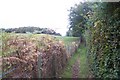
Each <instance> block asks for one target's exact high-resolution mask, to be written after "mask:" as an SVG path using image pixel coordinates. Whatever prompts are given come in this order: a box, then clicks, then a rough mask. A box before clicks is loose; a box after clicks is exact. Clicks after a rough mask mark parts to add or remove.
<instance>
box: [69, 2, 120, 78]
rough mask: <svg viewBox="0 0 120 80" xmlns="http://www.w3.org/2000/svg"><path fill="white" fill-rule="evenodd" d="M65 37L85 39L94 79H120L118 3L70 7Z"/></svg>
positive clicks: (119, 15) (98, 3)
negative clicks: (68, 24)
mask: <svg viewBox="0 0 120 80" xmlns="http://www.w3.org/2000/svg"><path fill="white" fill-rule="evenodd" d="M69 20H70V28H69V31H68V32H67V35H68V36H83V35H85V36H84V37H86V44H87V46H86V47H87V54H88V61H89V64H90V67H91V70H92V71H93V74H94V76H95V78H96V77H97V78H120V49H119V45H120V38H119V37H120V2H93V3H89V2H84V3H80V4H78V5H75V6H74V7H71V9H70V14H69Z"/></svg>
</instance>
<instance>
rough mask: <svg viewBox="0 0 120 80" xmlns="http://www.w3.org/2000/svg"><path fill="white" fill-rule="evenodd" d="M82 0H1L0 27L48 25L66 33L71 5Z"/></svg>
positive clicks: (42, 26)
mask: <svg viewBox="0 0 120 80" xmlns="http://www.w3.org/2000/svg"><path fill="white" fill-rule="evenodd" d="M80 1H82V0H0V28H15V27H24V26H35V27H41V28H44V27H47V28H51V29H54V30H56V31H57V32H59V33H61V34H62V35H65V33H66V31H67V26H68V25H69V21H68V14H69V11H67V10H69V9H70V7H71V6H74V4H76V3H77V4H78V3H79V2H80Z"/></svg>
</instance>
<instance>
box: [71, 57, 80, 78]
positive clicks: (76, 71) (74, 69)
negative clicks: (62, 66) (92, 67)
mask: <svg viewBox="0 0 120 80" xmlns="http://www.w3.org/2000/svg"><path fill="white" fill-rule="evenodd" d="M79 70H80V60H79V58H78V59H77V60H76V62H75V63H74V64H73V66H72V78H79V77H80V76H79V74H80V71H79Z"/></svg>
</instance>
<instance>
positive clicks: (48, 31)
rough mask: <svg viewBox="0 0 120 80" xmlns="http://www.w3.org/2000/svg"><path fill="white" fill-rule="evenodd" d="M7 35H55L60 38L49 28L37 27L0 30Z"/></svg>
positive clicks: (58, 34)
mask: <svg viewBox="0 0 120 80" xmlns="http://www.w3.org/2000/svg"><path fill="white" fill-rule="evenodd" d="M1 30H2V31H5V32H7V33H11V32H14V33H35V34H50V35H57V36H61V34H60V33H56V32H55V31H54V30H52V29H49V28H39V27H30V26H28V27H19V28H8V29H4V28H2V29H1Z"/></svg>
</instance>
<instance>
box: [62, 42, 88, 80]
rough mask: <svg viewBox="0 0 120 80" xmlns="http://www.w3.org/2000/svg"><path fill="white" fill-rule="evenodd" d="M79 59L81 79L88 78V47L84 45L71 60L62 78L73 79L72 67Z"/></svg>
mask: <svg viewBox="0 0 120 80" xmlns="http://www.w3.org/2000/svg"><path fill="white" fill-rule="evenodd" d="M78 59H79V61H80V63H79V64H80V65H79V66H80V69H79V72H80V73H79V78H87V77H88V76H89V67H88V64H87V54H86V47H85V46H84V45H83V44H82V45H81V46H80V48H79V49H78V51H77V52H76V53H75V54H74V55H73V56H72V58H71V59H70V60H69V62H68V65H67V67H66V68H65V70H64V71H63V74H62V75H61V77H62V78H72V66H73V64H74V63H75V62H76V61H77V60H78Z"/></svg>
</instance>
